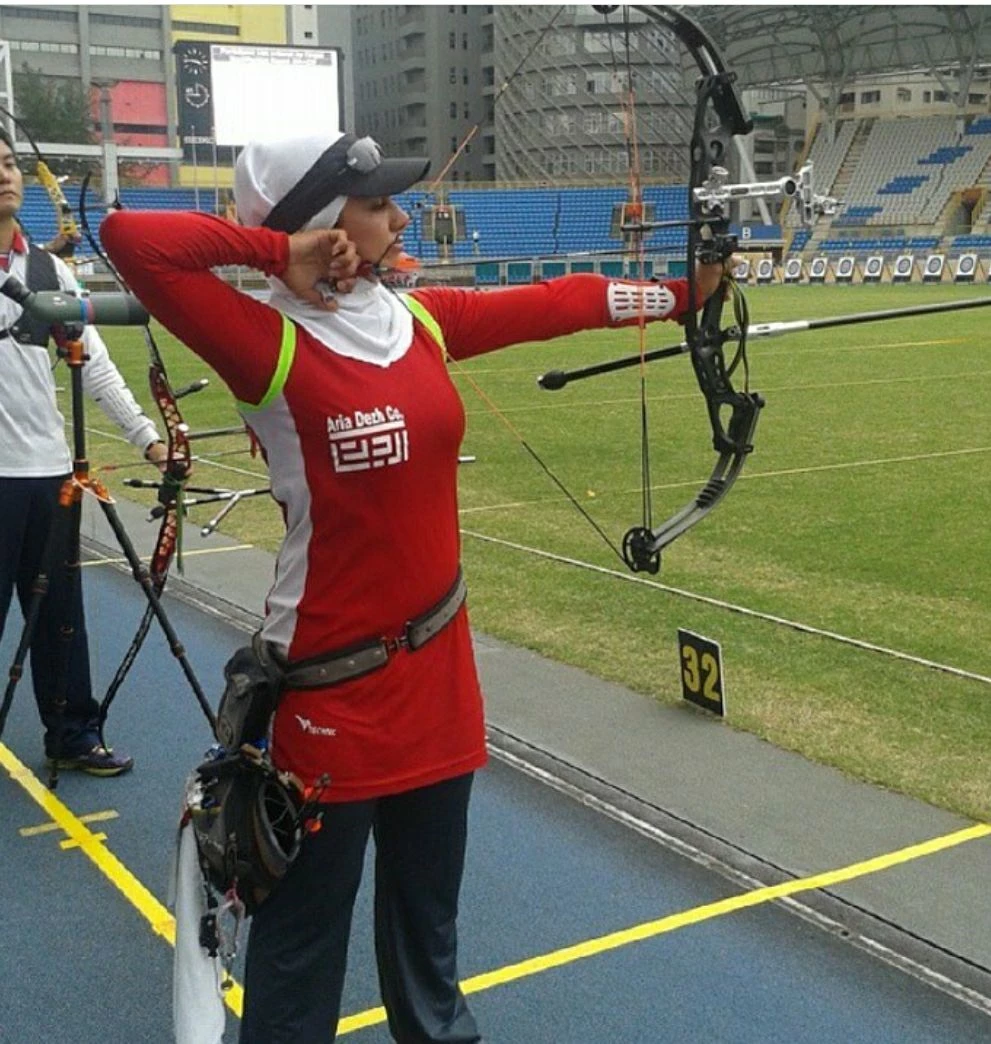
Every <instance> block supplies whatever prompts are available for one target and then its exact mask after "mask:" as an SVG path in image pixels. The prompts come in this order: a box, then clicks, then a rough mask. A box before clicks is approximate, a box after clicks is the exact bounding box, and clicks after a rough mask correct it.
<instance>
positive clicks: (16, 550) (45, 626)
mask: <svg viewBox="0 0 991 1044" xmlns="http://www.w3.org/2000/svg"><path fill="white" fill-rule="evenodd" d="M23 197H24V182H23V178H22V175H21V171H20V168H19V167H18V164H17V156H16V153H15V150H14V147H13V143H12V141H11V140H10V138H9V137H8V136H7V134H6V133H5V132H3V131H2V130H0V271H6V272H9V273H10V274H11V275H12V276H14V277H15V278H17V279H19V280H20V281H21V282H22V283H23V284H25V285H26V286H27V287H28V288H29V289H31V290H57V289H62V290H78V289H79V287H78V284H77V282H76V279H75V277H74V276H73V274H72V272H71V270H70V269H69V268H68V266H67V265H66V264H65V262H64V261H62V260H60V259H59V258H57V257H55V256H53V255H52V254H51V253H47V252H46V251H44V250H42V249H41V248H40V247H37V246H34V245H32V244H30V243H29V242H28V239H27V237H26V235H25V234H24V231H23V230H22V229H21V227H20V225H19V224H18V220H17V214H18V211H19V210H20V207H21V203H22V202H23ZM48 344H49V330H48V329H47V328H46V327H45V325H44V324H43V323H42V324H39V323H38V322H36V321H33V320H32V319H31V317H30V316H28V315H26V314H25V313H24V312H23V311H22V310H21V307H20V306H19V305H17V304H15V303H14V302H13V301H12V300H10V299H9V298H7V297H3V296H0V637H2V636H3V631H4V625H5V623H6V620H7V614H8V610H9V608H10V603H11V601H12V598H13V595H14V592H15V591H16V593H17V596H18V599H19V601H20V604H21V608H22V610H23V611H24V612H25V613H26V611H27V608H28V606H29V604H30V600H31V589H32V585H33V583H34V580H35V578H36V577H37V575H38V573H39V570H40V569H41V564H42V556H43V553H44V550H45V546H46V541H47V538H48V534H49V531H50V530H51V526H52V522H53V519H54V517H55V512H56V509H57V504H58V494H59V489H60V488H61V486H62V483H63V481H64V480H65V478H66V477H67V476H68V475H69V474H70V473H71V471H72V458H71V454H70V451H69V446H68V443H67V441H66V436H65V418H64V417H63V415H62V413H61V412H60V410H59V407H58V403H57V402H56V398H55V379H54V376H53V374H52V363H51V356H50V354H49V348H48ZM83 344H84V346H85V349H86V354H87V356H88V359H87V361H86V364H85V366H84V367H83V386H84V388H85V391H86V393H87V395H88V396H89V397H90V398H92V399H93V401H95V402H96V403H97V404H98V405H99V406H100V408H101V409H102V410H103V412H104V413H105V414H106V415H107V417H108V418H109V419H110V420H112V421H113V422H114V423H115V424H116V425H117V426H118V427H119V428H120V429H121V431H122V432H123V433H124V435H125V436H126V437H127V439H128V441H129V442H131V443H132V444H133V445H134V446H135V447H136V448H137V449H138V450H140V451H141V452H142V453H143V454H144V456H145V458H146V459H147V460H148V461H150V462H151V463H153V464H160V463H162V462H163V461H164V460H165V457H166V448H165V445H164V444H163V443H162V440H161V438H160V437H159V434H158V432H157V430H156V429H155V425H154V424H153V423H152V422H151V421H150V420H149V419H148V417H146V416H145V415H144V413H143V412H142V410H141V407H140V406H139V405H138V403H137V402H136V401H135V398H134V396H133V395H132V394H131V391H130V390H129V389H128V387H127V385H126V384H125V383H124V379H123V377H122V376H121V375H120V373H119V371H118V370H117V367H116V366H115V365H114V364H113V362H112V361H111V359H110V356H109V354H108V352H107V346H106V345H105V344H104V343H103V340H102V339H101V337H100V335H99V333H98V332H97V331H96V329H95V328H94V327H92V326H87V327H85V332H84V334H83ZM74 575H75V579H74V580H70V579H69V577H68V576H67V574H66V571H65V570H63V569H59V568H56V569H54V570H53V576H52V578H51V580H52V583H51V587H50V589H49V592H48V594H47V595H46V597H45V598H44V600H43V601H42V603H41V607H40V613H39V617H38V622H37V626H36V629H35V632H34V636H33V638H32V642H31V649H30V652H31V676H32V681H33V684H34V694H35V699H36V701H37V704H38V710H39V712H40V714H41V720H42V722H43V724H44V726H45V753H46V756H47V758H48V761H49V764H51V762H52V760H53V759H54V758H55V757H56V756H57V758H58V768H60V769H78V770H80V771H82V772H86V773H89V774H90V775H96V776H118V775H121V774H122V773H124V772H127V771H129V770H130V769H131V768H132V767H133V764H134V762H133V759H132V758H130V757H128V756H127V755H125V754H122V753H120V752H116V751H113V750H111V749H109V748H107V747H104V746H103V745H102V744H101V742H100V736H99V732H98V728H97V723H98V715H99V706H98V704H97V702H96V701H95V700H94V698H93V692H92V683H91V678H90V665H89V647H88V642H87V635H86V624H85V618H84V615H83V597H82V585H81V583H80V581H79V571H78V570H76V571H74ZM66 624H68V625H69V626H71V627H72V628H73V629H74V634H73V638H72V642H71V646H70V649H69V654H68V685H67V690H66V706H65V708H64V713H63V714H62V715H59V714H57V713H56V710H55V698H56V685H57V683H58V680H57V673H58V665H59V663H60V656H61V655H63V651H62V649H61V648H60V638H59V632H60V629H61V628H62V627H63V626H64V625H66ZM60 718H61V720H60ZM59 731H60V736H59Z"/></svg>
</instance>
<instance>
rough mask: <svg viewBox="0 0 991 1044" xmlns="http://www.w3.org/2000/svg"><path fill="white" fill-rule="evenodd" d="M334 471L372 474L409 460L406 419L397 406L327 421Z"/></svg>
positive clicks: (355, 413)
mask: <svg viewBox="0 0 991 1044" xmlns="http://www.w3.org/2000/svg"><path fill="white" fill-rule="evenodd" d="M327 436H328V438H329V440H330V459H331V461H332V462H333V465H334V471H336V472H337V473H338V474H344V473H346V472H349V471H371V470H372V469H373V468H385V467H391V466H392V465H394V464H403V463H405V462H406V461H407V460H409V432H408V431H407V430H406V418H405V417H404V416H403V414H402V411H401V410H398V409H396V407H395V406H386V407H385V408H384V409H382V408H379V407H376V408H375V409H373V410H370V411H367V412H366V411H364V410H356V411H355V412H354V413H353V414H352V415H351V416H347V415H345V414H342V415H341V416H339V417H328V418H327Z"/></svg>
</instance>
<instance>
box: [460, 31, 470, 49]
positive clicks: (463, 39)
mask: <svg viewBox="0 0 991 1044" xmlns="http://www.w3.org/2000/svg"><path fill="white" fill-rule="evenodd" d="M461 50H462V51H467V50H468V34H467V33H462V34H461Z"/></svg>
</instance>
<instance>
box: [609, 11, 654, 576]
mask: <svg viewBox="0 0 991 1044" xmlns="http://www.w3.org/2000/svg"><path fill="white" fill-rule="evenodd" d="M602 18H603V22H604V23H605V26H606V37H607V39H608V41H609V52H610V56H611V58H612V65H613V76H614V77H616V78H617V81H618V79H619V77H620V72H621V70H620V64H619V55H618V54H617V52H616V46H615V39H614V36H613V32H612V27H611V25H610V23H609V11H608V10H603V11H602ZM622 27H623V45H624V51H625V66H626V67H625V73H626V90H625V91H624V92H623V135H624V143H625V146H626V160H627V169H628V171H629V175H630V186H629V187H630V215H631V216H632V218H633V220H634V221H635V222H636V224H637V226H638V227H637V228H636V229H635V231H634V232H633V236H632V238H633V251H632V252H633V255H634V257H635V258H636V265H637V268H636V272H637V277H638V279H639V281H640V283H641V288H640V292H639V293H638V294H637V310H638V315H637V339H638V351H639V354H640V367H639V369H640V490H641V493H640V508H641V516H642V519H643V527H644V529H648V530H649V529H652V528H653V517H654V505H653V494H652V490H651V468H650V416H649V409H648V405H647V359H646V354H647V315H646V300H645V294H644V290H643V285H642V284H643V283H644V282H645V281H646V257H647V252H646V237H645V235H644V230H643V228H642V227H640V226H642V224H643V222H644V220H645V213H644V202H643V181H642V178H641V170H640V137H639V133H638V130H637V97H636V85H635V83H634V77H633V57H632V48H631V42H630V35H631V33H630V13H629V7H628V6H626V5H624V7H623V22H622ZM625 209H626V208H624V210H625ZM624 217H625V214H624V213H622V212H621V214H620V219H621V223H622V219H623V218H624ZM624 562H625V559H624Z"/></svg>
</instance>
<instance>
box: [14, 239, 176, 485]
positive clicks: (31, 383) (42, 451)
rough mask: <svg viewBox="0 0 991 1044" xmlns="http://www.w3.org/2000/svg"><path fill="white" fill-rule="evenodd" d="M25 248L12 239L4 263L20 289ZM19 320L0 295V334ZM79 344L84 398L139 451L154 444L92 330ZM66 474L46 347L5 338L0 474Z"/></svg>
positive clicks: (58, 264) (67, 457) (62, 266)
mask: <svg viewBox="0 0 991 1044" xmlns="http://www.w3.org/2000/svg"><path fill="white" fill-rule="evenodd" d="M26 247H27V244H26V242H25V240H24V238H23V237H22V236H20V235H15V237H14V247H13V249H12V250H11V253H10V261H9V271H10V273H11V275H13V276H14V277H15V278H17V279H19V280H20V281H21V282H22V283H25V284H26V283H27V249H26ZM52 260H53V261H54V262H55V271H56V273H57V277H58V281H59V285H60V286H61V287H62V289H63V290H74V291H78V289H79V284H78V283H77V282H76V278H75V276H74V275H73V274H72V271H71V270H70V268H69V267H68V265H66V263H65V262H64V261H62V260H61V259H60V258H57V257H54V256H53V257H52ZM20 315H21V306H20V305H18V304H15V302H13V301H11V300H10V299H9V298H7V297H4V296H2V295H0V330H8V329H9V328H10V327H11V326H12V325H13V324H14V323H16V322H17V320H18V318H19V317H20ZM83 345H84V346H85V349H86V354H87V355H88V356H89V358H88V359H87V361H86V364H85V365H84V366H83V388H84V390H85V392H86V394H87V395H88V396H89V398H91V399H92V400H93V401H94V402H95V403H97V404H98V405H99V407H100V409H101V410H103V412H104V413H105V414H106V415H107V417H108V418H109V419H110V420H111V421H113V422H114V424H116V425H117V427H119V428H120V430H121V431H122V432H123V434H124V436H125V437H126V438H127V440H128V442H130V443H132V445H134V446H135V447H136V448H137V449H138V450H140V451H141V452H142V453H143V452H144V451H145V450H146V449H147V448H148V446H149V445H151V443H153V442H155V441H157V440H158V439H159V435H158V432H157V430H156V428H155V425H154V424H153V423H152V421H151V420H149V418H148V417H147V416H145V414H144V412H143V411H142V409H141V407H140V406H139V405H138V403H137V402H136V400H135V398H134V396H133V395H132V394H131V391H130V389H129V388H128V387H127V385H126V384H125V383H124V378H123V377H122V376H121V374H120V371H119V370H118V369H117V367H116V366H115V365H114V363H113V361H112V360H111V358H110V355H109V353H108V351H107V346H106V345H105V344H104V343H103V338H102V337H100V334H99V332H98V331H97V330H96V328H95V327H93V326H87V327H85V329H84V332H83ZM71 470H72V455H71V453H70V450H69V445H68V442H67V441H66V434H65V417H64V416H63V414H62V412H61V410H60V409H59V405H58V402H57V401H56V397H55V375H54V374H53V372H52V356H51V354H50V350H49V349H47V348H42V347H40V346H39V345H36V344H20V343H19V342H17V341H15V340H14V338H13V337H11V336H10V335H9V334H7V335H6V336H4V337H2V338H0V477H3V478H45V477H48V476H52V475H65V474H67V473H68V472H70V471H71Z"/></svg>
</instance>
